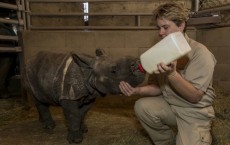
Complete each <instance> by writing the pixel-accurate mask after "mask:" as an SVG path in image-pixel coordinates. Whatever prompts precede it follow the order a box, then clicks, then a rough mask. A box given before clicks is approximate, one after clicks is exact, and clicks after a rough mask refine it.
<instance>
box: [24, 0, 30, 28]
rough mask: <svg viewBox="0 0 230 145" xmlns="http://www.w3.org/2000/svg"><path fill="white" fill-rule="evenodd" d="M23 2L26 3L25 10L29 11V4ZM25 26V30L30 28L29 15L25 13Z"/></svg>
mask: <svg viewBox="0 0 230 145" xmlns="http://www.w3.org/2000/svg"><path fill="white" fill-rule="evenodd" d="M25 2H26V3H25V9H26V11H29V10H30V3H29V1H28V0H26V1H25ZM26 26H27V29H29V28H30V26H31V23H30V15H29V13H26Z"/></svg>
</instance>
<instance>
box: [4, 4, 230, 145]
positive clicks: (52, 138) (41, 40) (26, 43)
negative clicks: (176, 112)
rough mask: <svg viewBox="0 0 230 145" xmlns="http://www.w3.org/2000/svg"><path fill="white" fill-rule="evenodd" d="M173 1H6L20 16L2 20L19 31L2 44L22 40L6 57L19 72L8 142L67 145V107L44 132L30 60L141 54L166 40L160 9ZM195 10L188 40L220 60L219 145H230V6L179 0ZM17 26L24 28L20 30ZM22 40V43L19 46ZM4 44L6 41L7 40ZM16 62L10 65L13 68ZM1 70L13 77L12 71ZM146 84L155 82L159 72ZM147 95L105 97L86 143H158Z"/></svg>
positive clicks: (12, 82)
mask: <svg viewBox="0 0 230 145" xmlns="http://www.w3.org/2000/svg"><path fill="white" fill-rule="evenodd" d="M167 1H169V0H164V1H160V0H149V1H134V0H92V1H90V0H89V1H83V0H18V1H11V2H10V1H4V2H0V7H1V8H2V9H3V11H4V12H5V10H9V9H11V11H10V12H8V13H13V14H14V15H16V17H15V16H14V17H13V18H12V17H10V18H9V16H6V15H1V16H2V17H3V18H1V19H0V22H2V23H3V24H8V25H7V26H9V27H10V30H13V28H14V29H16V32H17V33H16V34H13V36H9V34H7V35H6V34H4V35H3V34H1V35H0V38H1V40H4V43H5V41H7V42H9V41H10V42H12V41H13V42H14V43H13V46H12V44H11V45H7V46H5V45H4V46H2V47H1V48H0V52H1V53H2V54H3V55H4V56H5V53H10V54H13V55H16V57H17V58H16V59H17V63H16V65H11V66H13V70H14V73H13V75H12V76H10V77H9V78H7V79H6V80H7V81H8V84H9V85H8V86H7V88H8V91H9V92H10V93H9V95H8V96H7V97H1V99H0V103H1V105H0V111H1V112H0V141H1V143H3V144H4V145H13V144H14V145H16V144H23V145H27V144H28V145H37V144H47V145H51V144H52V145H53V144H56V145H59V144H60V145H64V144H68V142H67V141H66V132H67V130H66V129H67V128H66V124H65V120H64V116H63V113H62V110H61V108H60V107H52V108H51V111H52V113H53V117H54V119H55V121H56V123H57V127H56V128H55V130H53V131H52V132H44V130H42V127H41V124H40V123H39V121H38V114H37V112H36V110H35V108H34V104H33V102H32V100H31V97H30V96H29V94H27V93H26V92H25V90H24V89H23V87H22V85H21V78H20V77H21V69H22V68H23V65H24V62H25V61H27V60H28V58H31V57H33V55H34V54H35V53H37V52H38V51H40V50H49V51H53V52H64V53H66V52H76V53H86V54H90V55H94V52H95V49H96V48H103V49H104V50H105V51H106V53H107V54H108V55H110V56H111V57H112V58H114V59H117V58H120V57H122V56H125V55H131V56H136V57H139V56H140V55H141V54H142V53H143V52H145V51H146V50H147V49H149V48H150V47H151V46H153V45H154V44H155V43H156V42H158V40H159V38H158V33H157V28H156V27H155V26H154V22H153V20H152V17H151V16H152V11H153V9H154V8H155V7H156V6H158V5H159V4H162V3H165V2H167ZM177 1H179V2H181V3H183V4H185V5H186V6H187V8H188V9H191V11H192V12H191V18H190V19H189V21H188V28H187V33H188V35H189V36H190V37H191V38H193V39H195V40H197V41H199V42H202V43H203V44H205V45H206V46H207V47H208V48H209V49H210V51H211V52H212V53H213V54H214V55H215V57H216V59H217V61H218V62H217V65H216V69H215V73H214V87H215V89H216V93H217V98H216V100H215V102H214V108H215V111H216V119H215V120H214V123H213V128H212V134H213V139H214V141H213V144H215V145H217V144H218V145H228V144H230V140H229V138H230V133H229V130H230V124H229V119H230V108H229V103H230V96H229V90H230V88H229V86H230V82H229V78H230V76H229V73H228V72H229V71H230V70H229V68H230V67H229V65H230V59H229V53H230V52H229V51H230V50H229V47H230V42H229V32H230V28H229V24H230V17H229V13H230V5H229V4H230V2H229V1H224V0H212V1H206V0H196V1H191V0H177ZM15 26H16V28H15ZM15 42H16V43H15ZM2 44H3V43H2ZM7 64H9V63H7ZM1 72H8V71H6V68H3V69H1ZM144 83H151V75H149V76H147V78H146V81H145V82H144ZM138 98H139V96H132V97H125V96H122V95H121V96H113V95H109V96H106V97H104V98H98V99H97V100H96V103H95V105H94V106H93V108H92V109H91V110H90V111H89V113H88V114H87V118H86V123H87V125H88V128H89V132H88V133H87V134H85V136H84V140H83V142H82V143H81V144H82V145H88V144H97V145H129V144H133V145H139V144H140V145H142V144H146V145H148V144H149V145H150V144H151V142H150V140H149V138H148V135H147V134H146V132H145V131H144V130H143V128H142V127H141V126H140V124H139V123H138V121H137V120H136V117H135V115H134V112H133V105H134V102H135V100H137V99H138Z"/></svg>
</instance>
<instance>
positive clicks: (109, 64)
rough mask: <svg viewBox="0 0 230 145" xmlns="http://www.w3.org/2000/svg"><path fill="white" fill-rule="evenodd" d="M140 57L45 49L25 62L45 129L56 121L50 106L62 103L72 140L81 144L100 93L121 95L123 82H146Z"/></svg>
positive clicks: (28, 80)
mask: <svg viewBox="0 0 230 145" xmlns="http://www.w3.org/2000/svg"><path fill="white" fill-rule="evenodd" d="M139 67H140V64H139V60H138V59H137V58H134V57H128V56H127V57H123V58H120V59H118V60H116V61H114V60H112V59H111V58H110V57H108V56H107V55H105V54H104V53H103V51H102V50H100V49H97V50H96V56H95V57H93V56H90V55H86V54H74V53H69V54H58V53H52V52H46V51H41V52H39V53H37V54H36V55H35V56H34V57H33V58H32V59H30V60H29V61H28V63H26V64H25V76H24V78H25V82H26V84H27V86H28V89H29V90H30V91H31V93H32V94H33V96H34V98H35V99H34V100H35V105H36V108H37V110H38V113H39V119H40V121H41V122H42V123H43V127H44V128H45V129H53V128H54V127H55V122H54V120H53V119H52V117H51V114H50V111H49V106H50V105H60V106H61V107H62V108H63V112H64V115H65V118H66V120H67V126H68V135H67V140H68V141H69V143H80V142H82V140H83V133H85V132H87V127H86V125H85V124H84V117H85V114H86V113H87V111H88V110H89V108H90V106H91V105H92V104H93V102H94V101H95V98H96V97H98V96H105V95H106V94H119V93H121V92H120V89H119V86H118V85H119V82H120V81H127V82H128V83H130V84H131V85H132V86H137V85H138V84H140V83H141V82H143V81H144V78H145V74H144V72H142V69H138V68H139Z"/></svg>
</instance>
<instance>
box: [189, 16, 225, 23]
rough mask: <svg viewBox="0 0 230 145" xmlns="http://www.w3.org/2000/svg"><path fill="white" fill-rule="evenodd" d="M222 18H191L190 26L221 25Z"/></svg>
mask: <svg viewBox="0 0 230 145" xmlns="http://www.w3.org/2000/svg"><path fill="white" fill-rule="evenodd" d="M220 22H221V17H220V16H215V17H200V18H190V19H189V20H188V25H201V24H210V23H220Z"/></svg>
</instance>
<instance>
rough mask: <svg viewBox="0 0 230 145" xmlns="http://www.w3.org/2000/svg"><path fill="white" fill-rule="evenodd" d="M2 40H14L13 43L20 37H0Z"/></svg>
mask: <svg viewBox="0 0 230 145" xmlns="http://www.w3.org/2000/svg"><path fill="white" fill-rule="evenodd" d="M0 40H13V41H18V36H6V35H0Z"/></svg>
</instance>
